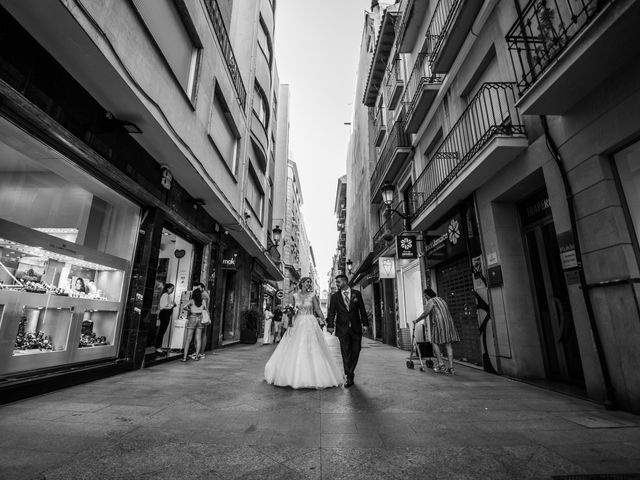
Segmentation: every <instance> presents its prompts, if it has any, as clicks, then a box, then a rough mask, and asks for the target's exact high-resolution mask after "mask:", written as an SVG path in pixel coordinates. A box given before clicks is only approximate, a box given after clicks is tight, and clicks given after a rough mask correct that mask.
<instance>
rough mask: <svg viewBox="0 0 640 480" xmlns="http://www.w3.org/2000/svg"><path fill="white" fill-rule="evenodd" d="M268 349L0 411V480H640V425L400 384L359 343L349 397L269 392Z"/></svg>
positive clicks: (595, 413) (532, 399) (521, 389)
mask: <svg viewBox="0 0 640 480" xmlns="http://www.w3.org/2000/svg"><path fill="white" fill-rule="evenodd" d="M330 341H331V344H332V349H333V352H334V354H335V355H336V358H337V355H338V347H337V342H336V341H335V338H333V337H332V338H331V339H330ZM273 349H274V346H273V345H270V346H263V345H260V344H258V345H242V346H234V347H230V348H225V349H223V350H219V351H217V352H216V353H215V355H208V356H207V357H206V358H205V359H203V360H201V361H199V362H190V363H187V364H183V363H179V362H171V363H166V364H163V365H160V366H157V367H154V368H149V369H142V370H137V371H134V372H131V373H128V374H124V375H120V376H115V377H111V378H107V379H103V380H99V381H95V382H92V383H88V384H84V385H80V386H76V387H73V388H68V389H65V390H61V391H58V392H54V393H50V394H46V395H42V396H40V397H35V398H31V399H29V400H25V401H21V402H17V403H14V404H10V405H5V406H3V407H0V428H1V430H2V435H1V436H0V437H1V440H0V442H1V444H0V446H1V448H0V478H2V479H11V480H17V479H47V480H52V479H61V480H62V479H64V480H68V479H85V478H86V479H93V480H98V479H124V478H126V479H134V478H135V479H145V478H154V479H163V478H166V479H179V478H185V479H187V478H188V479H228V478H256V479H258V478H259V479H269V478H274V479H302V478H310V479H321V478H322V479H342V478H349V479H360V478H362V479H365V478H366V479H372V478H373V479H376V478H384V479H396V478H397V479H430V478H434V479H435V478H438V479H449V478H451V479H453V478H456V479H472V478H481V479H523V478H535V479H544V478H552V477H553V476H560V475H577V474H597V473H601V474H602V473H609V474H612V473H637V472H640V418H638V417H637V416H634V415H630V414H624V413H620V412H607V411H605V410H604V409H603V408H601V407H600V406H599V405H596V404H593V403H589V402H586V401H582V400H579V399H575V398H572V397H568V396H564V395H561V394H557V393H554V392H550V391H547V390H543V389H540V388H537V387H534V386H530V385H527V384H524V383H521V382H516V381H513V380H509V379H506V378H501V377H497V376H493V375H489V374H486V373H484V372H482V371H480V370H477V369H472V368H469V367H465V366H462V365H458V366H457V375H455V376H444V375H437V374H435V373H432V372H420V371H419V370H418V369H417V368H416V369H415V370H409V369H407V368H406V366H405V360H406V352H403V351H401V350H398V349H396V348H392V347H389V346H386V345H382V344H380V343H374V342H372V341H369V340H366V339H365V342H364V348H363V350H362V355H361V358H360V364H359V366H358V370H357V377H356V385H355V387H353V388H351V389H343V388H335V389H330V390H325V391H311V390H303V391H294V390H291V389H284V388H275V387H272V386H269V385H267V384H265V382H264V381H263V378H262V370H263V366H264V364H265V362H266V360H267V359H268V357H269V355H270V354H271V352H272V351H273ZM572 478H573V477H572ZM633 478H637V477H633Z"/></svg>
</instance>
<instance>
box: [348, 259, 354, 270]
mask: <svg viewBox="0 0 640 480" xmlns="http://www.w3.org/2000/svg"><path fill="white" fill-rule="evenodd" d="M352 269H353V262H352V261H351V259H350V258H349V259H348V260H347V271H348V272H349V274H351V270H352Z"/></svg>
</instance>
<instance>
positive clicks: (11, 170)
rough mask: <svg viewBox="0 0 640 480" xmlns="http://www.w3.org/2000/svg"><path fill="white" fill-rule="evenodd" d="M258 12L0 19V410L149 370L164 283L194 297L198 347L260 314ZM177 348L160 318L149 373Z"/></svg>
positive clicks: (26, 14) (49, 12)
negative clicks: (205, 302)
mask: <svg viewBox="0 0 640 480" xmlns="http://www.w3.org/2000/svg"><path fill="white" fill-rule="evenodd" d="M274 4H275V2H271V1H269V0H262V1H258V2H254V1H243V0H236V1H225V2H217V1H215V0H203V1H199V2H184V1H181V0H176V1H173V0H160V1H157V0H154V1H150V0H133V1H131V2H116V3H110V4H109V5H108V6H107V5H105V4H103V3H100V2H98V3H96V2H81V1H74V2H62V3H60V2H53V3H48V4H47V5H46V8H43V6H42V4H41V3H40V2H36V1H26V2H19V3H16V2H9V1H6V2H5V1H3V2H0V22H1V23H2V31H3V35H4V39H5V41H4V42H3V43H2V45H3V46H2V47H0V103H1V105H2V107H1V109H0V122H1V124H0V129H1V132H2V133H1V134H0V139H1V142H2V146H1V152H2V153H1V154H0V169H1V171H2V175H1V176H0V177H1V179H2V180H0V181H2V183H3V185H2V188H1V189H0V191H1V192H2V193H1V194H0V205H1V207H0V223H1V225H0V232H1V233H0V238H1V240H0V242H1V245H0V252H1V256H2V258H1V260H0V261H1V262H2V266H3V268H2V273H0V284H1V288H0V297H1V300H0V305H2V315H3V321H2V323H1V324H0V336H1V337H2V339H3V341H2V342H1V344H0V355H1V356H2V361H0V365H1V367H0V376H2V378H3V380H6V381H3V386H2V388H3V389H4V390H5V393H6V394H7V395H3V396H2V398H3V399H9V398H12V397H11V395H15V396H20V395H24V394H25V392H26V391H27V390H28V389H29V388H33V387H32V386H33V385H35V383H34V382H36V380H33V381H31V379H34V378H36V374H37V382H38V384H39V386H38V388H39V389H42V388H45V386H46V384H47V382H49V383H50V384H51V385H53V384H54V383H55V385H56V386H60V385H63V384H65V382H67V383H74V382H77V381H83V380H85V379H88V378H94V377H95V376H96V375H102V374H110V373H113V372H114V371H123V370H127V369H132V368H139V367H141V366H142V365H143V364H146V365H148V364H151V363H153V362H154V361H158V360H160V358H159V357H158V355H156V354H155V353H150V352H155V349H154V348H151V347H153V345H154V343H155V334H156V331H157V328H156V327H157V305H158V299H159V296H160V293H161V291H162V287H163V285H164V284H165V283H173V284H174V285H175V287H176V288H175V301H176V303H177V304H178V305H179V306H180V305H183V304H184V303H185V302H187V301H188V299H189V295H190V292H191V289H192V287H193V284H194V283H195V282H203V283H204V284H205V285H206V288H207V290H208V291H209V294H210V297H211V302H210V305H209V307H210V313H211V317H212V320H213V323H212V325H211V327H209V328H208V329H207V333H206V335H207V343H208V346H209V347H213V348H217V347H219V346H221V345H224V344H227V343H232V342H237V341H239V340H240V336H241V331H242V330H243V329H244V313H245V312H246V311H248V310H251V309H254V310H261V308H262V304H263V302H262V299H263V294H264V290H265V288H266V287H265V285H268V284H269V282H275V281H277V280H280V279H281V278H282V275H281V272H280V270H279V269H278V268H277V266H276V264H275V263H274V261H273V260H272V259H271V258H270V256H267V255H265V253H264V252H265V250H266V248H267V246H268V245H269V242H270V234H271V227H272V222H271V218H270V217H271V207H270V205H271V204H272V197H273V194H272V187H271V186H272V185H273V182H274V175H275V165H274V150H275V138H276V135H277V132H276V129H275V125H276V119H275V118H274V117H275V115H276V112H277V108H276V103H277V94H278V85H277V73H276V71H275V61H274V58H273V40H272V39H273V38H274V14H275V12H274ZM107 8H108V12H107ZM107 13H108V14H107ZM60 28H63V29H64V31H65V36H64V38H62V37H61V36H60V35H59V33H60ZM183 333H184V321H182V323H181V321H180V319H179V318H178V308H176V310H175V312H174V315H173V321H172V324H171V325H170V327H169V331H168V332H167V334H166V335H165V337H164V341H163V343H162V347H164V349H165V355H163V359H164V358H167V357H170V356H171V355H172V354H174V353H176V352H177V351H178V350H179V349H180V348H182V344H181V339H182V335H183ZM89 347H91V348H89ZM79 366H81V367H82V368H78V367H79ZM53 378H55V381H54V380H53ZM27 394H28V393H27Z"/></svg>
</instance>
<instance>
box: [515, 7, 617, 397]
mask: <svg viewBox="0 0 640 480" xmlns="http://www.w3.org/2000/svg"><path fill="white" fill-rule="evenodd" d="M513 3H514V5H515V8H516V13H517V16H518V21H519V22H520V25H521V28H522V31H525V30H524V20H523V18H522V8H521V7H520V1H519V0H514V1H513ZM524 41H525V43H526V42H527V39H526V37H525V39H524ZM526 52H527V60H528V62H529V65H530V66H531V64H532V59H531V53H530V50H529V48H526ZM539 118H540V123H541V124H542V129H543V131H544V137H545V140H546V143H547V148H548V149H549V152H550V153H551V156H552V157H553V159H554V161H555V162H556V165H557V166H558V170H559V171H560V177H561V178H562V184H563V186H564V192H565V198H566V200H567V207H568V210H569V222H570V224H571V230H572V231H573V238H574V247H575V252H576V261H577V263H578V276H579V278H580V290H582V297H583V299H584V304H585V308H586V310H587V317H588V319H589V326H590V328H591V333H592V335H593V342H594V344H595V347H596V353H597V355H598V363H599V364H600V369H601V371H602V378H603V380H604V386H605V399H604V402H603V404H604V407H605V408H606V409H607V410H616V409H617V404H616V399H615V388H614V387H613V383H612V382H611V374H610V371H609V367H608V365H607V359H606V357H605V354H604V348H603V346H602V338H601V337H600V332H599V330H598V324H597V323H596V320H595V313H594V311H593V304H592V303H591V297H590V296H589V286H588V284H587V280H586V278H585V276H584V270H583V268H582V249H581V247H580V238H579V235H578V222H577V221H576V211H575V204H574V200H573V199H574V196H573V190H572V188H571V184H570V183H569V176H568V175H567V171H566V170H565V168H564V164H563V163H562V157H561V156H560V150H559V149H558V146H557V145H556V143H555V141H554V140H553V137H552V136H551V132H550V131H549V123H548V122H547V117H546V115H540V117H539Z"/></svg>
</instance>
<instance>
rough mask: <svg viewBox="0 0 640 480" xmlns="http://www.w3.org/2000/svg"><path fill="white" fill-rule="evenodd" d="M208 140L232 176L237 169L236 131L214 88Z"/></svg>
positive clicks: (223, 103)
mask: <svg viewBox="0 0 640 480" xmlns="http://www.w3.org/2000/svg"><path fill="white" fill-rule="evenodd" d="M209 138H211V140H212V142H213V144H214V146H215V148H216V150H218V153H219V154H220V156H221V157H222V159H223V161H224V162H225V163H226V164H227V167H229V170H231V173H233V174H234V175H236V174H237V168H238V138H239V135H238V129H237V128H236V126H235V124H234V123H233V118H232V117H231V112H230V111H229V107H228V104H227V102H226V101H225V99H224V97H223V96H222V92H221V91H220V90H219V89H218V87H217V86H216V88H215V92H214V97H213V108H212V110H211V119H210V121H209Z"/></svg>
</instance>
